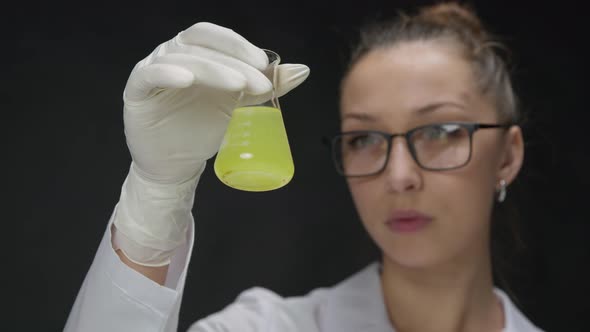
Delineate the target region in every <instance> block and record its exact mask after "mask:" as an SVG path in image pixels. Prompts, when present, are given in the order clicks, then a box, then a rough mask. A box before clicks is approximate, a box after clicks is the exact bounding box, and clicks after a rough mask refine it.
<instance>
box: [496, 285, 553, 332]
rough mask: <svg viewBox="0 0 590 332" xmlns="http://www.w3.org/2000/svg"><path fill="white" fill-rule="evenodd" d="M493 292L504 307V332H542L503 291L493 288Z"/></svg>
mask: <svg viewBox="0 0 590 332" xmlns="http://www.w3.org/2000/svg"><path fill="white" fill-rule="evenodd" d="M494 292H495V293H496V296H498V298H499V299H500V301H502V306H503V307H504V319H505V328H504V332H543V330H541V329H540V328H539V327H537V326H536V325H534V324H533V323H532V322H531V321H530V320H529V319H528V318H527V317H526V316H525V315H524V314H523V313H522V312H521V311H520V310H519V309H518V307H517V306H516V305H515V304H514V303H513V302H512V300H510V297H509V296H508V295H507V294H506V293H505V292H504V291H503V290H501V289H499V288H495V289H494Z"/></svg>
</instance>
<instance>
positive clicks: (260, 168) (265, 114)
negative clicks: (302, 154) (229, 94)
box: [214, 106, 295, 191]
mask: <svg viewBox="0 0 590 332" xmlns="http://www.w3.org/2000/svg"><path fill="white" fill-rule="evenodd" d="M214 170H215V174H216V175H217V177H218V178H219V179H220V180H221V181H222V182H223V183H225V184H226V185H228V186H230V187H232V188H235V189H240V190H245V191H267V190H273V189H278V188H280V187H283V186H284V185H286V184H287V183H289V181H291V179H292V178H293V173H294V171H295V168H294V165H293V158H292V156H291V150H290V148H289V141H288V139H287V132H286V130H285V126H284V124H283V116H282V115H281V111H280V110H279V109H276V108H273V107H266V106H250V107H241V108H237V109H235V110H234V113H233V115H232V118H231V120H230V122H229V125H228V128H227V131H226V133H225V136H224V138H223V142H222V143H221V146H220V148H219V152H218V153H217V157H216V158H215V165H214Z"/></svg>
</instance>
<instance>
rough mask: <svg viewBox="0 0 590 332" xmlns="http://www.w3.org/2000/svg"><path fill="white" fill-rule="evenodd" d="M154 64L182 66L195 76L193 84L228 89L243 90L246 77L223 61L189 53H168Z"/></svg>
mask: <svg viewBox="0 0 590 332" xmlns="http://www.w3.org/2000/svg"><path fill="white" fill-rule="evenodd" d="M153 64H169V65H175V66H178V67H181V68H183V69H185V70H188V71H189V72H191V73H192V74H193V76H194V79H193V84H202V85H206V86H208V87H212V88H215V89H220V90H226V91H242V90H244V89H245V88H246V84H247V80H246V77H245V76H244V75H243V74H242V73H240V72H239V71H237V70H235V69H233V68H231V67H228V66H225V65H223V64H221V63H218V62H215V61H211V60H208V59H205V58H202V57H197V56H193V55H189V54H177V53H175V54H166V55H163V56H161V57H157V58H155V59H154V62H153Z"/></svg>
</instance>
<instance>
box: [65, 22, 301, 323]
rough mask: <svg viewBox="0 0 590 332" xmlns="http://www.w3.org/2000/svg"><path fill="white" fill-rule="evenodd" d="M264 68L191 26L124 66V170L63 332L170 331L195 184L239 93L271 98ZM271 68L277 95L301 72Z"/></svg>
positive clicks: (210, 30) (238, 41)
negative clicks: (126, 170) (126, 77)
mask: <svg viewBox="0 0 590 332" xmlns="http://www.w3.org/2000/svg"><path fill="white" fill-rule="evenodd" d="M267 65H268V59H267V58H266V55H265V53H264V51H262V50H261V49H259V48H258V47H256V46H254V45H252V44H251V43H250V42H248V41H247V40H245V39H244V38H243V37H241V36H240V35H238V34H237V33H235V32H233V31H232V30H230V29H227V28H223V27H220V26H217V25H214V24H210V23H197V24H195V25H193V26H192V27H190V28H188V29H187V30H184V31H182V32H180V33H179V34H178V35H177V36H175V37H174V38H173V39H171V40H169V41H167V42H165V43H163V44H161V45H159V46H158V47H157V48H156V49H155V50H154V51H153V52H152V53H151V54H150V55H148V56H147V57H146V58H144V59H143V60H141V61H140V62H138V63H137V65H136V66H135V67H134V68H133V70H132V72H131V75H130V77H129V80H128V82H127V85H126V87H125V91H124V94H123V99H124V112H123V117H124V124H125V136H126V140H127V146H128V148H129V151H130V153H131V157H132V163H131V167H130V169H129V174H128V176H127V178H126V179H125V183H124V184H123V186H122V190H121V197H120V199H119V202H118V204H117V206H116V208H115V210H114V212H113V216H112V218H111V220H110V222H109V224H108V226H107V228H106V230H105V234H104V237H103V240H102V241H101V244H100V246H99V248H98V251H97V253H96V256H95V258H94V261H93V263H92V266H91V268H90V270H89V271H88V274H87V275H86V278H85V279H84V282H83V284H82V287H81V288H80V291H79V293H78V296H77V298H76V301H75V303H74V306H73V308H72V310H71V312H70V315H69V317H68V321H67V323H66V327H65V331H67V332H70V331H84V332H92V331H109V332H116V331H126V332H133V331H142V332H150V331H154V332H155V331H158V332H161V331H166V332H170V331H175V330H176V328H177V323H178V313H179V310H180V303H181V298H182V290H183V287H184V281H185V278H186V271H187V269H188V262H189V260H190V253H191V249H192V245H193V242H192V241H193V238H194V233H193V218H192V214H191V209H192V206H193V201H194V194H195V189H196V186H197V183H198V180H199V178H200V175H201V174H202V172H203V170H204V168H205V165H206V161H207V160H208V159H210V158H211V157H213V156H214V155H215V153H216V152H217V149H218V148H219V145H220V144H221V140H222V138H223V135H224V133H225V129H226V127H227V124H228V122H229V118H230V115H231V114H232V112H233V109H234V108H235V107H237V106H238V102H239V100H241V99H240V96H241V95H245V96H252V97H254V98H256V99H257V100H258V99H265V98H269V97H270V95H271V91H270V88H271V85H270V84H269V83H270V82H269V81H268V79H267V78H266V77H265V76H264V74H263V73H262V71H263V70H264V69H265V68H266V66H267ZM277 70H278V72H279V73H278V76H279V77H280V80H279V86H278V87H277V90H278V91H279V95H282V94H285V93H287V92H288V91H290V90H291V89H293V88H295V87H296V86H298V85H299V84H300V83H302V82H303V81H304V80H305V79H306V78H307V74H308V72H309V69H308V68H307V67H306V66H304V65H294V64H283V65H280V66H279V67H277ZM111 230H114V232H111ZM111 235H113V236H112V237H111Z"/></svg>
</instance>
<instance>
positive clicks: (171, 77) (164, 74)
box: [124, 64, 194, 101]
mask: <svg viewBox="0 0 590 332" xmlns="http://www.w3.org/2000/svg"><path fill="white" fill-rule="evenodd" d="M193 80H194V75H193V74H192V73H191V72H190V71H188V70H186V69H184V68H182V67H179V66H176V65H170V64H154V65H149V66H145V67H143V68H140V69H138V70H137V71H136V72H135V73H133V76H132V77H131V78H130V79H129V82H128V83H127V86H126V87H125V92H124V96H125V99H126V100H127V101H140V100H143V99H145V98H147V97H148V96H149V95H150V94H151V93H152V91H154V90H155V89H157V88H161V89H165V88H177V89H180V88H186V87H188V86H190V85H191V84H193Z"/></svg>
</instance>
